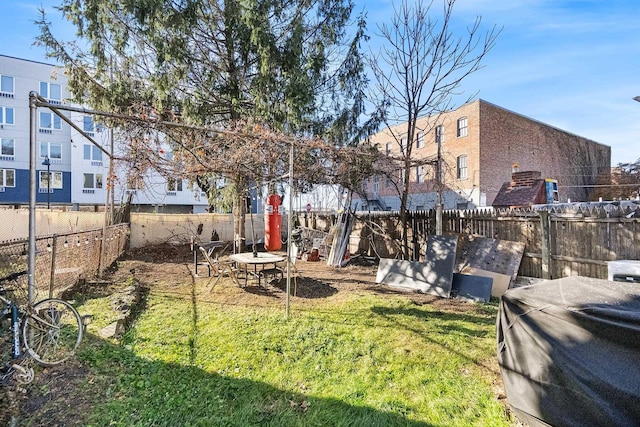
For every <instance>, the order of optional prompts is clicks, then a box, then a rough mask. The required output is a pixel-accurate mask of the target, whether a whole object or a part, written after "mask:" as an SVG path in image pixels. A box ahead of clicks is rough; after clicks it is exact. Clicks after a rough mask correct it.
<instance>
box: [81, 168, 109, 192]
mask: <svg viewBox="0 0 640 427" xmlns="http://www.w3.org/2000/svg"><path fill="white" fill-rule="evenodd" d="M87 175H91V185H92V186H91V187H87V186H86V184H87V182H86V180H85V178H86V177H87ZM98 177H100V180H99V181H98ZM98 183H99V184H100V185H98ZM103 187H104V181H103V179H102V174H101V173H93V172H83V174H82V188H83V189H84V190H102V188H103Z"/></svg>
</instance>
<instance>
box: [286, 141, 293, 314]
mask: <svg viewBox="0 0 640 427" xmlns="http://www.w3.org/2000/svg"><path fill="white" fill-rule="evenodd" d="M292 212H293V139H292V140H291V148H289V221H288V224H287V236H288V237H289V238H288V240H287V241H288V243H287V297H286V298H287V299H286V304H285V305H286V317H289V294H290V293H291V245H292V240H291V232H292V228H293V227H292V225H291V224H292V222H293V217H292Z"/></svg>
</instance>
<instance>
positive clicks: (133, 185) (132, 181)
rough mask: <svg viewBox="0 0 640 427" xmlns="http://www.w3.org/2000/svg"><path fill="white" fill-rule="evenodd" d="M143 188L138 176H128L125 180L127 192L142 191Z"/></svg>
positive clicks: (140, 178) (142, 182) (142, 181)
mask: <svg viewBox="0 0 640 427" xmlns="http://www.w3.org/2000/svg"><path fill="white" fill-rule="evenodd" d="M143 188H144V180H143V179H142V177H140V176H130V177H128V178H127V190H129V191H131V190H142V189H143Z"/></svg>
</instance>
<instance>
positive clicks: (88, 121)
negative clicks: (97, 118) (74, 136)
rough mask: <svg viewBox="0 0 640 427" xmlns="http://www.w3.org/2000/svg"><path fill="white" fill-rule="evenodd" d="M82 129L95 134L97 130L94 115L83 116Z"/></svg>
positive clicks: (90, 134) (88, 133)
mask: <svg viewBox="0 0 640 427" xmlns="http://www.w3.org/2000/svg"><path fill="white" fill-rule="evenodd" d="M82 130H83V131H85V132H86V133H87V135H89V136H93V132H94V131H95V125H94V123H93V117H91V116H84V117H82Z"/></svg>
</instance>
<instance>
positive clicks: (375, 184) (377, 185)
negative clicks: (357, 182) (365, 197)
mask: <svg viewBox="0 0 640 427" xmlns="http://www.w3.org/2000/svg"><path fill="white" fill-rule="evenodd" d="M379 190H380V177H379V176H378V175H375V176H374V177H373V192H374V193H375V194H378V191H379Z"/></svg>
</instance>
